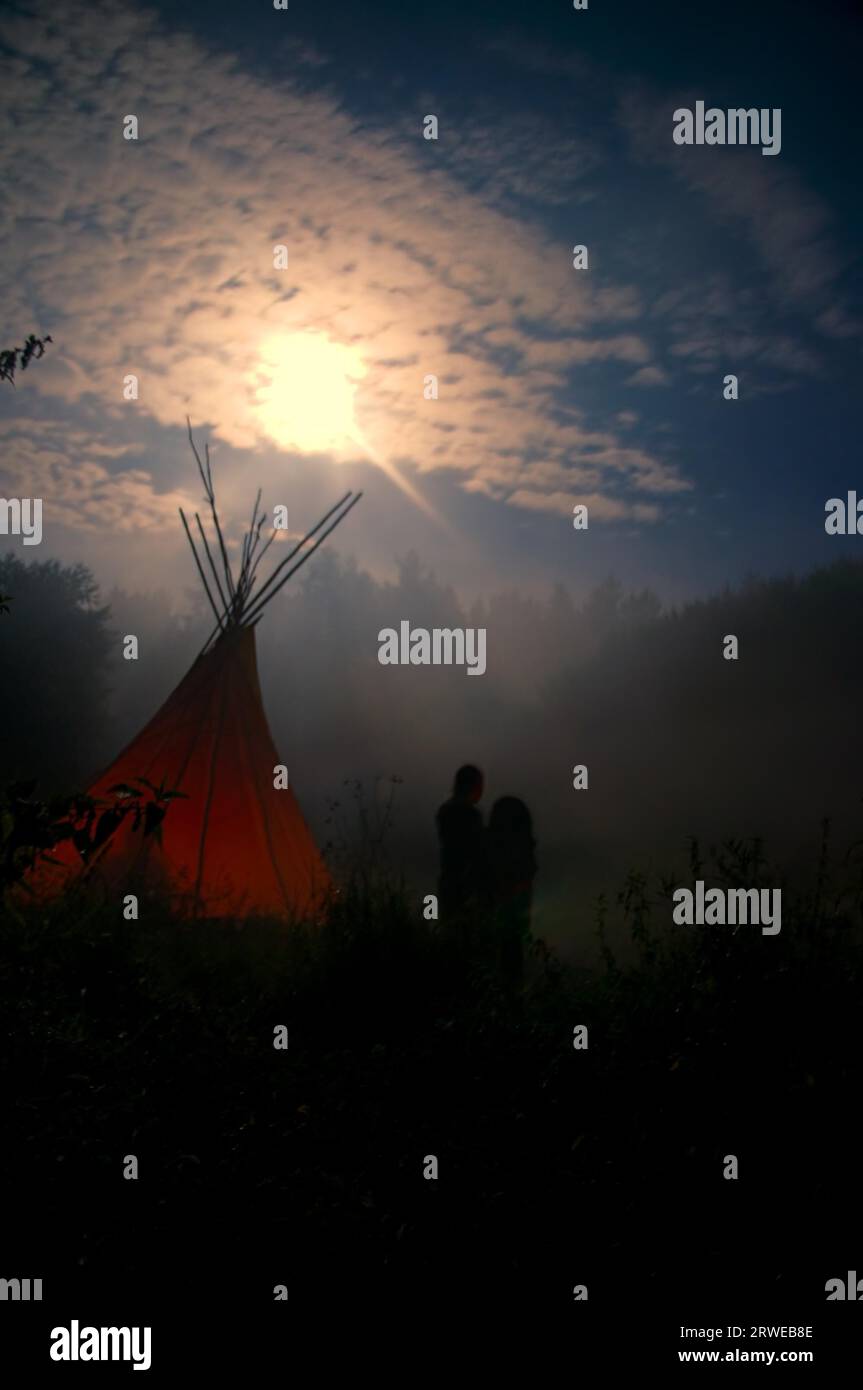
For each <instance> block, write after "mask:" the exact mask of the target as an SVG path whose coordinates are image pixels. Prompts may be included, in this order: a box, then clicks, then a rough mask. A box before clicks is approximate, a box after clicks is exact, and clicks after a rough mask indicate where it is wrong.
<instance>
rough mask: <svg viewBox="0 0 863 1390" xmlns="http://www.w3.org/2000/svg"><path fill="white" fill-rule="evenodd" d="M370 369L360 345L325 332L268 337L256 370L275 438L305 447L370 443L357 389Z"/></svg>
mask: <svg viewBox="0 0 863 1390" xmlns="http://www.w3.org/2000/svg"><path fill="white" fill-rule="evenodd" d="M365 374H366V366H365V363H364V362H363V360H362V357H361V356H360V353H359V352H358V351H357V349H356V348H351V347H347V346H345V344H344V343H336V342H333V341H332V339H330V338H328V337H326V335H325V334H323V333H292V334H290V335H283V336H279V337H273V338H268V339H267V341H266V342H265V343H264V344H263V345H262V348H261V357H260V362H259V363H258V368H257V372H256V380H257V382H258V383H259V385H258V386H257V389H256V391H255V402H256V407H257V414H258V419H259V421H260V423H261V425H262V426H263V428H264V429H265V430H266V432H267V434H268V435H269V436H270V438H271V439H272V440H273V442H274V443H275V444H279V445H281V446H282V447H283V448H287V449H291V448H292V449H299V450H300V451H301V452H302V453H307V454H315V453H324V452H327V453H333V452H337V451H342V450H344V449H346V448H349V447H350V446H351V445H354V446H355V447H356V446H359V447H360V448H365V444H364V441H363V438H362V435H361V433H360V429H359V426H358V424H357V422H356V418H355V416H354V394H355V392H356V388H357V385H358V384H359V382H360V380H361V378H362V377H364V376H365Z"/></svg>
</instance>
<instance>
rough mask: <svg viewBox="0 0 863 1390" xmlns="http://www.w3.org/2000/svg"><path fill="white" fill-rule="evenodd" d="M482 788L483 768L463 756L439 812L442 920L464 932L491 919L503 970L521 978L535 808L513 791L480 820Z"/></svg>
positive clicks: (527, 929)
mask: <svg viewBox="0 0 863 1390" xmlns="http://www.w3.org/2000/svg"><path fill="white" fill-rule="evenodd" d="M484 788H485V779H484V778H483V775H482V772H481V771H480V769H479V768H478V767H474V766H473V765H472V764H471V763H466V764H465V765H464V766H463V767H460V768H459V770H458V772H457V773H456V775H455V781H454V783H453V790H452V795H451V796H450V798H449V800H448V801H445V802H444V804H443V805H442V806H441V807H440V809H439V810H438V813H437V817H436V823H437V832H438V840H439V843H440V878H439V881H438V902H439V904H440V912H441V920H442V921H443V922H444V923H446V924H447V926H449V927H454V928H456V930H457V931H458V932H459V934H460V935H461V936H462V937H464V936H465V935H466V934H467V932H468V931H469V929H470V926H471V924H472V923H475V922H477V921H479V920H488V919H489V918H490V919H491V921H492V925H493V929H494V937H495V945H496V950H497V955H498V960H499V964H500V968H501V973H502V974H503V977H504V979H505V980H506V981H507V982H508V983H510V984H517V983H519V982H520V980H521V978H522V975H523V971H524V947H525V942H526V941H527V940H528V938H529V936H530V913H531V902H532V897H533V880H534V877H535V875H536V857H535V850H536V841H535V840H534V838H533V826H532V823H531V816H530V811H529V810H528V808H527V806H526V805H525V804H524V802H523V801H520V800H519V798H518V797H516V796H502V797H500V798H499V799H498V800H497V801H496V802H495V803H494V805H493V806H492V808H491V814H490V816H489V821H488V826H484V825H483V820H482V814H481V812H480V811H479V810H478V802H479V801H480V800H481V799H482V794H483V791H484Z"/></svg>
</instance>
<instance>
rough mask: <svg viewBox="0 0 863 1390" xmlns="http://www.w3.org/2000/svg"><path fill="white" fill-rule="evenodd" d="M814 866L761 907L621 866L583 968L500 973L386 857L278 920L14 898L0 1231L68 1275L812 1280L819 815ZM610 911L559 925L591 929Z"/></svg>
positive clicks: (842, 1252)
mask: <svg viewBox="0 0 863 1390" xmlns="http://www.w3.org/2000/svg"><path fill="white" fill-rule="evenodd" d="M839 867H840V868H841V867H842V866H839ZM813 868H814V873H813V877H812V881H813V885H814V886H813V888H812V889H811V890H810V891H809V892H808V893H806V894H802V895H801V894H798V895H797V896H795V897H793V898H789V899H788V900H787V901H786V900H785V898H783V928H782V932H781V934H780V935H779V936H778V937H774V938H771V937H762V936H761V934H760V932H758V931H757V930H755V929H751V928H749V929H747V928H741V929H740V930H738V931H737V932H734V931H733V930H732V929H729V928H715V929H692V928H689V929H687V928H673V927H671V926H669V925H668V924H669V922H670V909H669V898H668V888H669V885H668V884H664V885H663V884H657V885H650V884H648V883H647V882H645V881H644V880H643V879H642V878H639V877H638V876H631V877H630V879H629V880H628V882H627V883H626V884H625V885H624V887H623V889H622V890H621V893H620V894H619V895H618V897H617V899H616V900H615V904H614V907H613V911H614V912H617V913H621V914H622V915H623V917H624V919H625V920H626V922H627V924H628V926H629V930H630V934H631V937H632V940H633V942H634V945H635V947H636V956H635V959H634V961H633V962H632V963H631V964H627V965H622V964H620V963H619V962H618V961H616V960H615V959H614V957H613V956H612V954H611V953H610V951H608V949H607V948H606V947H604V948H603V949H604V959H603V965H602V967H601V968H600V969H597V970H596V971H594V972H585V971H575V970H572V969H570V968H568V967H566V966H565V965H563V964H562V963H561V962H560V961H559V960H558V959H557V958H556V957H555V956H554V954H553V953H551V952H549V951H548V950H547V949H546V948H545V947H544V946H543V945H542V943H537V944H536V945H535V947H534V949H533V952H532V955H531V959H530V963H529V970H528V978H527V983H526V987H525V989H524V991H523V992H522V993H521V994H520V995H519V996H518V997H517V998H514V997H513V996H512V995H511V994H510V993H508V992H507V990H506V989H505V988H504V986H503V984H502V983H501V981H500V980H499V979H498V978H497V976H496V972H495V968H494V965H493V956H492V953H491V952H490V950H489V948H488V940H487V937H485V938H484V937H483V933H482V931H480V932H479V933H478V935H479V941H478V944H477V945H476V946H475V947H474V948H473V950H472V951H471V952H470V953H467V954H466V953H465V951H464V950H463V949H462V948H461V946H460V944H459V943H458V942H457V941H455V940H453V939H451V938H450V937H448V936H447V935H446V934H445V933H444V932H442V931H440V930H439V929H438V927H437V925H436V924H434V923H429V922H426V921H425V920H424V919H423V916H422V912H421V910H420V907H419V904H418V903H417V902H416V901H414V900H412V898H411V896H410V894H409V893H408V892H407V891H406V890H405V889H404V887H403V886H402V885H400V884H399V883H397V882H394V881H393V880H392V879H391V878H389V877H388V876H387V875H386V873H380V874H375V875H366V876H365V877H364V878H363V877H356V878H355V879H354V881H353V883H352V884H351V885H349V886H348V887H347V888H346V889H345V891H344V894H343V896H342V898H341V900H340V901H339V903H338V904H337V906H336V907H335V908H334V909H333V911H332V912H331V914H330V917H329V919H328V920H327V922H326V923H325V924H324V925H323V926H321V927H314V928H313V927H309V926H302V925H300V926H298V927H296V928H295V929H294V930H293V931H291V932H287V931H285V929H284V928H283V927H281V926H279V925H278V924H274V923H271V922H248V923H246V924H244V925H242V926H237V925H227V924H214V923H197V924H194V923H192V924H190V923H188V922H179V921H173V920H171V918H170V916H169V915H168V914H167V913H165V911H164V910H163V909H162V908H161V907H160V905H159V903H158V902H156V901H151V902H147V903H144V904H142V912H141V918H140V920H139V921H137V922H127V921H125V920H123V918H122V914H121V912H120V911H119V909H118V910H113V909H111V910H107V909H106V908H104V907H101V908H98V909H93V908H89V907H88V906H87V905H86V903H81V902H79V903H75V902H72V901H66V902H63V903H60V904H57V905H56V906H55V908H54V909H52V910H51V911H44V910H42V911H38V910H35V909H27V910H26V911H23V912H15V913H12V912H9V911H7V912H6V913H5V914H4V915H3V918H2V943H0V945H2V966H0V1010H2V1016H3V1020H4V1022H3V1033H4V1035H5V1039H6V1046H5V1048H4V1051H3V1061H2V1085H3V1094H4V1096H5V1098H6V1112H5V1113H6V1123H5V1125H4V1143H3V1167H4V1170H5V1171H4V1174H3V1177H4V1183H5V1184H6V1191H7V1192H15V1193H18V1194H19V1197H18V1200H17V1201H16V1203H15V1208H16V1209H15V1213H14V1217H15V1221H14V1222H13V1227H10V1230H9V1231H8V1232H7V1235H8V1237H9V1239H8V1241H7V1250H8V1249H9V1248H10V1244H9V1242H11V1245H12V1246H14V1245H15V1241H16V1240H17V1241H18V1242H19V1243H21V1248H22V1249H25V1250H29V1251H32V1249H33V1246H34V1242H36V1244H37V1248H38V1249H39V1251H40V1252H41V1254H42V1256H43V1258H44V1261H45V1262H46V1263H49V1264H51V1266H52V1267H56V1268H58V1269H59V1270H60V1273H61V1276H62V1277H65V1278H70V1277H72V1276H73V1275H74V1276H75V1277H88V1276H92V1277H93V1278H96V1277H101V1276H103V1275H106V1274H110V1276H111V1277H112V1278H116V1277H120V1275H121V1274H122V1275H124V1277H128V1278H132V1279H135V1278H139V1277H140V1278H144V1277H145V1276H146V1273H147V1271H148V1270H151V1269H152V1268H153V1267H154V1264H155V1265H156V1266H157V1267H158V1268H159V1269H160V1270H161V1275H160V1277H162V1278H165V1279H169V1280H170V1278H171V1277H172V1276H171V1268H172V1265H173V1263H174V1261H175V1259H176V1258H177V1253H178V1252H181V1254H182V1261H181V1267H182V1270H183V1279H187V1278H188V1277H190V1276H189V1274H188V1270H189V1267H190V1266H189V1262H190V1261H191V1262H192V1265H193V1267H194V1269H195V1270H197V1271H198V1275H199V1277H200V1278H201V1279H203V1280H205V1281H206V1280H232V1279H234V1280H235V1279H236V1278H237V1277H238V1274H237V1272H238V1271H245V1274H244V1275H243V1278H246V1279H252V1281H253V1282H254V1281H255V1280H259V1281H260V1282H261V1284H262V1286H266V1287H268V1288H270V1289H271V1287H272V1285H273V1284H274V1283H275V1282H279V1281H281V1282H287V1283H289V1284H291V1285H292V1286H294V1287H296V1286H300V1287H311V1286H313V1285H314V1284H315V1282H316V1281H319V1280H323V1281H324V1282H325V1283H326V1282H327V1281H332V1280H333V1279H335V1280H336V1282H337V1283H338V1284H339V1286H340V1287H346V1284H345V1281H348V1282H349V1281H350V1278H353V1279H355V1280H356V1279H362V1280H363V1281H370V1280H374V1279H377V1278H379V1277H385V1276H392V1277H393V1278H394V1279H396V1280H397V1281H404V1280H407V1281H408V1282H409V1283H410V1282H411V1281H417V1280H419V1281H420V1283H421V1285H423V1286H426V1287H427V1286H429V1283H430V1282H431V1283H432V1284H434V1285H435V1286H436V1287H440V1286H441V1284H443V1285H444V1286H446V1287H447V1288H448V1287H450V1286H454V1285H455V1284H457V1283H458V1284H461V1283H462V1282H464V1283H465V1284H466V1285H468V1286H469V1285H470V1282H471V1281H472V1280H480V1281H483V1280H484V1281H485V1282H486V1284H488V1282H489V1281H492V1282H493V1283H494V1284H495V1286H497V1285H500V1286H501V1287H505V1288H507V1289H509V1290H510V1291H513V1290H516V1289H520V1290H524V1291H527V1290H536V1289H537V1288H538V1287H540V1286H542V1287H545V1286H548V1288H549V1289H550V1290H552V1291H553V1292H554V1296H557V1295H558V1294H559V1295H560V1296H561V1297H563V1296H566V1294H567V1290H569V1289H570V1288H571V1286H572V1284H573V1283H576V1282H580V1280H581V1279H586V1280H587V1282H588V1283H589V1284H591V1283H592V1285H593V1286H594V1287H595V1286H599V1288H600V1289H601V1288H602V1286H603V1283H604V1282H605V1283H606V1284H607V1286H608V1287H611V1286H612V1285H613V1284H614V1281H615V1280H619V1279H620V1277H621V1273H622V1272H623V1274H625V1272H626V1271H627V1270H630V1271H632V1277H633V1278H634V1279H635V1280H636V1281H637V1282H638V1284H639V1287H640V1288H642V1289H643V1290H644V1293H645V1296H648V1294H649V1292H650V1290H651V1289H653V1290H660V1289H665V1288H667V1287H668V1281H669V1280H672V1281H673V1280H674V1279H675V1278H676V1277H678V1276H679V1277H680V1278H685V1277H686V1271H687V1270H688V1269H694V1268H697V1269H699V1270H706V1271H709V1272H711V1277H713V1275H714V1274H715V1277H716V1278H717V1279H718V1280H719V1281H720V1282H721V1281H722V1280H727V1279H728V1278H730V1277H732V1275H731V1274H730V1273H729V1271H731V1270H734V1271H736V1272H735V1273H734V1275H733V1277H734V1278H735V1279H737V1280H738V1281H740V1280H744V1281H745V1280H746V1279H747V1278H749V1277H751V1278H752V1279H753V1280H754V1281H755V1283H756V1284H757V1285H758V1287H761V1285H760V1284H758V1281H759V1280H761V1281H763V1279H764V1278H766V1277H767V1275H768V1273H769V1274H770V1277H771V1278H773V1279H774V1280H775V1279H777V1278H781V1279H785V1281H786V1283H785V1287H786V1288H787V1287H788V1286H789V1284H792V1285H795V1287H796V1286H801V1285H802V1286H805V1287H806V1288H807V1289H808V1288H809V1286H810V1285H811V1286H812V1288H815V1289H822V1290H823V1285H824V1281H825V1280H826V1279H827V1278H828V1277H831V1276H832V1275H834V1274H836V1273H843V1272H844V1269H845V1268H846V1267H853V1260H852V1261H851V1266H849V1265H848V1259H849V1258H850V1255H851V1253H852V1252H853V1248H854V1241H855V1240H856V1235H857V1233H858V1232H859V1225H858V1226H855V1227H854V1228H853V1231H854V1236H853V1238H852V1237H851V1235H850V1234H849V1229H848V1227H849V1221H850V1220H851V1219H852V1218H851V1217H850V1216H849V1213H848V1211H847V1210H846V1202H847V1194H848V1193H849V1192H853V1191H856V1186H857V1149H856V1143H857V1140H856V1123H857V1107H858V1104H859V1100H858V1097H859V1091H860V1080H861V1075H860V1073H861V1065H860V1040H859V1022H858V1019H859V1013H858V1010H859V1000H860V992H861V991H860V986H861V980H863V953H861V941H863V937H861V912H860V903H861V899H860V892H859V886H855V884H854V881H853V878H852V879H850V880H849V881H848V882H843V884H842V885H841V886H838V884H837V881H836V880H837V877H841V874H840V875H837V872H836V870H837V866H834V865H832V864H831V862H830V850H829V842H828V841H827V840H825V841H824V842H823V844H822V847H821V850H820V855H819V857H818V859H817V863H815V864H814V866H813ZM853 868H854V866H853V864H852V865H851V866H850V869H851V870H853ZM692 869H693V873H694V876H699V875H700V876H703V877H706V878H709V880H710V881H711V882H715V883H718V884H720V885H721V884H722V883H724V882H728V883H732V882H738V883H747V882H758V881H761V880H763V881H765V882H768V883H769V882H772V883H774V884H775V883H776V879H775V878H773V879H771V877H770V870H769V869H768V868H767V866H766V865H765V864H764V863H763V858H762V851H761V847H760V846H759V845H757V844H752V843H750V844H744V843H742V842H737V843H734V842H732V843H730V844H728V845H726V846H724V847H722V848H721V849H720V850H719V851H718V852H716V853H715V854H714V855H712V856H711V857H710V859H709V862H708V863H707V864H706V865H705V864H702V862H701V856H700V852H699V849H698V847H697V846H693V861H692ZM611 911H612V907H611V905H609V904H604V903H599V904H598V905H597V918H596V921H594V922H593V923H584V924H577V923H574V924H573V928H574V930H578V929H581V930H585V931H587V930H595V929H598V930H599V932H600V937H601V939H602V936H603V933H602V928H603V922H604V920H605V919H607V917H608V915H609V913H610V912H611ZM483 940H485V945H484V944H483ZM282 1024H283V1025H285V1026H287V1028H288V1029H289V1040H290V1041H289V1048H288V1050H287V1051H276V1050H275V1049H274V1047H273V1036H274V1028H276V1027H277V1026H278V1025H282ZM578 1024H586V1025H587V1026H588V1029H589V1047H588V1049H587V1051H576V1050H574V1049H573V1045H572V1038H573V1029H574V1027H575V1026H576V1025H578ZM729 1153H734V1154H736V1155H737V1156H738V1159H739V1163H740V1173H741V1176H740V1179H739V1181H738V1182H727V1181H725V1180H724V1179H723V1178H722V1166H723V1160H724V1157H725V1155H726V1154H729ZM129 1154H134V1155H136V1156H137V1158H138V1161H139V1165H140V1176H139V1179H138V1181H137V1182H134V1183H132V1182H126V1181H124V1180H123V1178H122V1170H123V1161H124V1157H125V1156H126V1155H129ZM431 1154H433V1155H435V1156H436V1157H437V1159H438V1162H439V1167H440V1176H439V1179H438V1180H437V1181H436V1182H435V1181H427V1180H425V1179H424V1177H423V1166H424V1160H425V1158H426V1156H427V1155H431ZM853 1221H855V1222H856V1221H857V1217H856V1214H855V1215H854V1216H853ZM13 1228H14V1231H15V1232H17V1234H15V1235H14V1236H13V1234H12V1230H13ZM37 1231H38V1232H39V1234H38V1235H37ZM856 1248H857V1249H858V1250H859V1246H858V1247H856ZM743 1250H745V1251H748V1252H749V1253H748V1254H747V1255H746V1257H745V1258H744V1257H743V1256H742V1254H741V1252H742V1251H743ZM753 1251H754V1252H755V1253H754V1254H753ZM25 1264H26V1265H27V1267H30V1266H31V1265H32V1264H33V1258H32V1255H31V1256H30V1258H28V1259H26V1260H25ZM834 1265H835V1266H836V1268H835V1269H834V1267H833V1266H834ZM349 1271H350V1275H349V1273H348V1272H349ZM675 1272H676V1273H675ZM178 1277H179V1276H178ZM705 1277H706V1276H705ZM810 1291H811V1290H810ZM819 1296H820V1295H819Z"/></svg>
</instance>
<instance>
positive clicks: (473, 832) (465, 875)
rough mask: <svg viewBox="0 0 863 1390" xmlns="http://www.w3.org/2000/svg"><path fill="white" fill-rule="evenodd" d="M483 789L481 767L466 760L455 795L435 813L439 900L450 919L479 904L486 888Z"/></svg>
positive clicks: (456, 785)
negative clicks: (479, 802) (437, 842)
mask: <svg viewBox="0 0 863 1390" xmlns="http://www.w3.org/2000/svg"><path fill="white" fill-rule="evenodd" d="M483 789H484V779H483V775H482V773H481V772H480V770H479V768H478V767H474V766H473V764H472V763H465V764H464V766H463V767H460V768H459V770H458V772H457V773H456V775H455V780H454V782H453V789H452V796H451V797H450V798H449V800H448V801H445V802H444V803H443V805H442V806H441V807H440V808H439V809H438V812H437V815H436V817H435V822H436V825H437V833H438V841H439V844H440V876H439V879H438V902H439V904H440V911H441V915H442V918H443V919H444V920H447V921H452V919H453V918H454V917H457V916H458V915H460V914H462V913H463V912H464V910H465V909H466V908H467V907H469V906H478V905H479V904H480V902H481V901H482V898H483V895H484V892H485V889H486V878H487V875H486V865H485V840H484V832H483V824H482V815H481V814H480V812H479V811H478V810H477V802H478V801H479V800H480V799H481V797H482V794H483Z"/></svg>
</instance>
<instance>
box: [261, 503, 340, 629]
mask: <svg viewBox="0 0 863 1390" xmlns="http://www.w3.org/2000/svg"><path fill="white" fill-rule="evenodd" d="M350 496H351V493H349V492H346V493H345V495H344V497H343V498H342V499H341V501H340V502H337V503H336V505H335V506H334V507H330V510H329V511H328V512H327V513H326V514H325V515H324V516H322V517H321V519H320V521H319V522H318V524H317V526H313V527H312V529H311V531H308V532H306V534H305V535H304V536H303V538H302V540H300V541H298V542H297V544H296V545H295V546H294V548H293V550H292V551H291V553H290V555H286V556H285V558H284V560H281V561H280V562H279V564H277V565H276V568H275V569H274V570H273V572H272V574H271V575H270V577H269V579H268V580H267V581H266V583H265V584H264V585H263V587H262V588H261V589H259V590H258V596H257V598H256V599H255V606H257V604H259V603H260V602H261V600H262V599H263V598H264V597H265V595H266V592H267V590H268V589H269V588H270V586H271V584H272V583H273V581H274V580H275V578H276V576H277V575H278V574H279V572H280V571H281V570H283V569H284V568H285V565H287V564H289V563H290V562H291V560H293V558H294V556H295V555H296V554H297V552H298V551H299V550H301V549H302V547H303V546H304V545H305V543H306V541H310V540H311V538H312V536H314V535H316V534H317V532H318V531H320V529H321V527H322V526H324V525H326V523H327V522H328V521H329V519H330V517H331V516H332V515H333V513H334V512H337V511H338V510H339V508H340V507H343V506H344V505H345V503H346V502H347V500H348V498H349V497H350ZM270 540H272V537H270ZM269 543H270V542H269V541H268V542H267V544H269Z"/></svg>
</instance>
